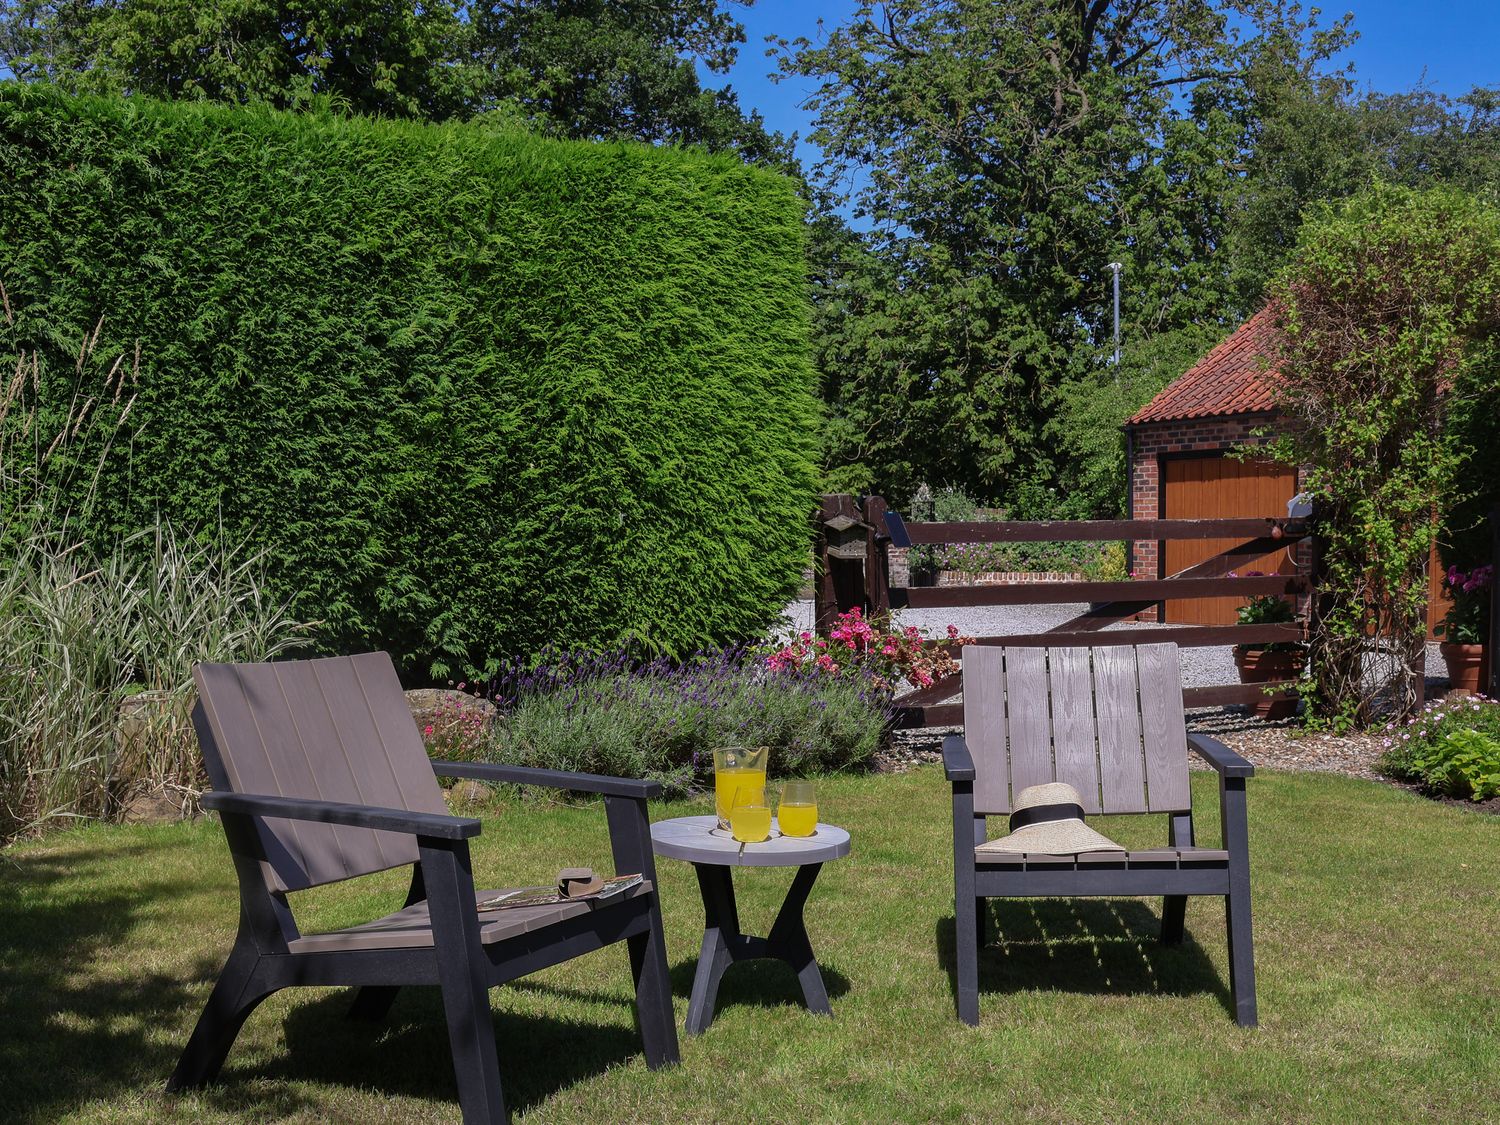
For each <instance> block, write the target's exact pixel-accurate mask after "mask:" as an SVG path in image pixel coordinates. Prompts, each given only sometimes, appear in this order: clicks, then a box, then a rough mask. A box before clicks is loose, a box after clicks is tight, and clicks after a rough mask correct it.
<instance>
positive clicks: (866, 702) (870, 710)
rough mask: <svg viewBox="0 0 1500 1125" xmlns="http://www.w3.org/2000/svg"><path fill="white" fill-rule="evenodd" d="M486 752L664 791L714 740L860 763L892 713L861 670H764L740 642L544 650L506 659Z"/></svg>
mask: <svg viewBox="0 0 1500 1125" xmlns="http://www.w3.org/2000/svg"><path fill="white" fill-rule="evenodd" d="M490 698H491V699H492V700H493V701H494V702H495V704H496V705H497V706H498V707H499V708H500V712H501V713H500V716H499V718H498V719H497V720H496V721H495V722H494V724H493V725H492V727H491V738H490V743H489V746H488V748H487V752H488V755H489V757H490V758H491V760H493V761H498V762H505V763H508V764H512V765H524V766H539V767H543V768H546V769H559V770H577V771H582V772H586V773H603V774H614V775H618V776H623V777H644V778H651V779H653V780H656V781H660V782H661V783H662V784H663V785H664V786H665V787H666V789H667V791H668V793H670V794H682V793H685V792H688V791H690V790H691V789H693V788H694V786H695V785H696V784H698V783H699V782H701V781H704V780H706V779H707V778H708V777H709V776H710V774H711V773H712V770H713V751H714V748H715V747H720V746H738V745H755V746H768V747H770V749H771V758H770V768H771V771H772V773H773V774H806V773H818V772H828V771H833V770H840V769H847V768H851V767H855V766H858V765H861V764H863V763H866V762H868V761H869V759H870V758H871V756H872V755H873V754H874V753H875V751H876V750H877V749H878V748H879V746H880V744H881V740H882V738H883V737H884V734H885V731H886V728H887V726H888V724H889V721H890V719H891V710H890V705H889V697H888V694H887V693H885V692H883V691H881V690H880V689H878V688H877V687H876V686H875V685H874V684H873V683H871V682H870V681H868V680H865V679H860V678H830V677H827V676H825V675H822V674H820V673H819V672H818V671H817V670H815V669H814V670H806V669H801V670H789V671H779V672H772V671H770V670H769V669H767V668H766V667H765V666H764V663H763V661H762V659H761V658H760V657H759V656H758V655H757V654H755V653H753V652H750V651H748V650H745V649H728V650H724V651H718V652H702V653H697V654H695V655H694V656H692V657H691V658H689V659H687V660H684V661H681V662H672V661H669V660H666V659H658V660H654V661H651V662H649V663H641V662H639V661H636V660H633V659H632V658H631V657H629V656H628V655H626V654H614V655H597V654H592V655H575V654H554V655H551V656H550V657H549V658H546V659H544V660H543V661H542V662H541V663H539V664H538V665H536V666H532V667H522V666H519V665H513V666H511V667H509V668H507V669H505V670H504V672H503V673H502V675H501V676H500V678H499V679H498V680H497V681H496V682H495V684H494V685H493V687H492V690H491V692H490Z"/></svg>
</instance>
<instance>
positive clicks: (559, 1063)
mask: <svg viewBox="0 0 1500 1125" xmlns="http://www.w3.org/2000/svg"><path fill="white" fill-rule="evenodd" d="M621 972H622V974H623V975H625V976H626V977H628V976H629V970H628V968H625V967H623V966H622V968H621ZM501 987H502V988H507V987H514V986H501ZM522 988H523V990H526V991H534V992H535V991H543V992H545V991H548V990H547V986H545V985H536V984H526V985H522ZM300 991H301V990H296V991H294V992H293V995H294V996H297V994H298V992H300ZM497 991H498V990H497ZM496 994H497V992H492V993H491V996H492V997H494V996H495V995H496ZM305 996H306V999H305V1000H303V1001H302V1002H299V1003H297V1004H296V1006H295V1007H293V1008H292V1010H291V1012H290V1013H289V1014H288V1015H287V1017H286V1019H285V1020H284V1021H283V1023H282V1029H283V1033H284V1035H285V1038H286V1045H285V1049H284V1050H282V1051H278V1052H277V1054H276V1055H275V1056H274V1057H273V1058H271V1059H269V1060H267V1061H266V1062H264V1063H261V1064H257V1065H252V1066H236V1065H235V1061H234V1054H233V1053H232V1052H231V1054H230V1056H229V1060H228V1062H227V1063H226V1064H225V1067H224V1071H223V1073H222V1075H221V1079H220V1082H219V1083H218V1084H216V1086H215V1087H213V1088H211V1089H210V1090H208V1091H205V1093H206V1094H207V1095H208V1096H209V1097H210V1098H211V1099H212V1100H214V1102H215V1103H216V1104H219V1105H221V1106H222V1107H223V1108H225V1109H233V1110H235V1111H236V1112H241V1113H244V1112H249V1111H254V1110H256V1109H258V1108H269V1107H263V1106H258V1105H257V1104H254V1103H253V1102H252V1100H251V1099H250V1098H248V1097H247V1094H248V1092H249V1090H251V1089H254V1090H257V1091H259V1090H264V1089H265V1086H264V1083H263V1082H262V1081H261V1080H266V1081H270V1082H274V1083H277V1084H281V1083H287V1082H314V1083H318V1084H320V1085H328V1086H333V1087H349V1088H357V1089H363V1090H367V1091H371V1090H373V1091H378V1092H379V1093H380V1094H383V1095H392V1094H398V1095H402V1096H405V1097H411V1098H418V1099H423V1100H427V1101H433V1102H438V1103H443V1102H447V1103H451V1104H452V1106H453V1110H454V1112H455V1114H456V1113H457V1109H458V1087H457V1083H456V1081H455V1079H454V1074H453V1057H452V1055H451V1053H450V1051H449V1043H448V1031H447V1027H446V1025H445V1023H444V1019H443V1003H442V996H441V993H440V992H439V990H438V989H437V988H435V987H408V988H403V989H402V990H401V993H400V995H399V997H398V998H397V1001H396V1004H395V1006H394V1007H393V1008H392V1009H391V1013H390V1015H389V1016H387V1017H386V1018H385V1019H384V1020H383V1021H381V1022H379V1023H376V1024H370V1023H367V1022H363V1021H360V1020H351V1019H348V1018H347V1016H348V1012H349V1005H350V1002H351V1000H352V997H353V992H352V990H348V989H341V990H336V991H329V992H322V993H321V994H319V992H313V991H307V992H306V993H305ZM298 999H299V1000H301V997H300V996H299V997H298ZM565 999H570V1000H571V999H576V1000H588V1001H592V1002H594V1003H613V1002H615V1001H616V1000H617V999H618V1001H619V1002H620V1003H621V1004H622V1005H623V1006H625V1007H627V1008H628V1007H631V1006H632V1005H631V1004H630V1002H629V1001H628V1000H626V999H624V998H623V997H621V998H617V997H615V996H613V995H607V994H602V993H600V994H590V993H584V992H578V991H576V990H573V991H572V992H570V994H569V995H568V996H566V997H565ZM251 1018H252V1019H253V1018H254V1017H253V1016H252V1017H251ZM494 1025H495V1048H496V1052H497V1053H498V1055H499V1058H500V1081H501V1088H502V1089H503V1091H504V1094H505V1103H506V1106H507V1107H508V1108H509V1110H510V1111H511V1112H512V1113H518V1112H520V1111H522V1110H525V1109H526V1108H528V1107H530V1106H533V1105H535V1104H536V1103H538V1102H542V1101H545V1100H546V1099H548V1098H549V1097H551V1096H552V1095H553V1094H555V1093H557V1092H558V1091H559V1090H562V1089H565V1088H566V1087H568V1086H571V1085H573V1084H574V1083H577V1082H580V1081H583V1080H585V1079H588V1078H592V1077H595V1076H597V1075H599V1074H603V1073H604V1072H605V1071H607V1070H609V1069H611V1068H612V1067H616V1066H619V1065H621V1064H622V1063H627V1062H630V1061H631V1060H633V1059H638V1058H641V1052H642V1048H641V1040H640V1036H639V1035H638V1034H637V1033H636V1031H635V1028H634V1026H633V1023H629V1024H625V1025H620V1024H613V1025H610V1024H601V1023H597V1022H593V1021H591V1020H589V1019H588V1018H586V1017H583V1016H581V1017H580V1018H579V1019H577V1020H572V1019H567V1018H557V1017H551V1016H538V1015H532V1014H528V1013H521V1012H515V1011H505V1012H497V1013H496V1016H495V1020H494ZM237 1088H238V1089H237ZM281 1089H282V1092H283V1093H282V1097H281V1098H280V1100H279V1101H278V1103H277V1109H278V1110H279V1111H284V1110H285V1108H286V1104H285V1091H286V1089H287V1088H286V1087H281ZM309 1108H317V1106H311V1107H309Z"/></svg>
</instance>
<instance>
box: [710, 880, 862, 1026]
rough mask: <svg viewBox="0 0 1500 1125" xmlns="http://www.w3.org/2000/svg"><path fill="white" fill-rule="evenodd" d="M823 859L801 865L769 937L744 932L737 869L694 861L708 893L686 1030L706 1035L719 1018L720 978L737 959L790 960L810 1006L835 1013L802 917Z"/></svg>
mask: <svg viewBox="0 0 1500 1125" xmlns="http://www.w3.org/2000/svg"><path fill="white" fill-rule="evenodd" d="M822 867H823V865H822V864H821V863H808V864H804V865H802V866H801V867H799V868H797V877H796V878H795V879H793V880H792V886H791V889H790V890H788V891H787V893H786V901H784V902H783V903H782V904H781V910H780V911H779V912H778V913H777V915H776V921H775V922H774V923H773V924H772V926H771V934H770V936H769V937H764V938H760V937H750V936H748V935H746V934H742V933H740V917H739V911H738V910H737V909H736V908H735V904H734V879H733V878H732V874H731V872H732V869H731V868H729V867H725V866H722V865H719V864H707V863H695V864H693V869H694V870H695V871H697V872H698V889H699V890H700V891H702V893H703V913H704V918H705V921H704V930H703V949H702V952H700V953H699V955H698V972H697V974H696V975H695V976H694V977H693V995H692V999H691V1000H690V1001H689V1002H688V1014H687V1028H686V1030H687V1033H688V1034H689V1035H701V1034H703V1032H704V1031H706V1030H707V1029H708V1025H709V1024H711V1023H713V1021H714V1005H715V1002H716V1001H717V999H718V995H719V981H720V980H721V979H722V978H723V976H724V971H725V970H726V969H728V968H729V966H730V965H732V964H734V963H735V962H736V961H751V960H755V959H757V958H773V959H775V960H778V961H785V962H786V963H787V964H788V965H790V966H791V967H792V971H793V972H794V973H796V974H797V980H798V982H799V983H800V984H801V985H802V998H803V1000H804V1001H805V1002H806V1004H807V1010H808V1011H810V1012H817V1013H819V1014H821V1015H825V1016H831V1015H833V1009H832V1008H831V1007H829V1004H828V990H827V989H825V988H824V987H823V974H822V973H821V972H820V971H819V970H818V962H817V961H816V960H814V959H813V951H812V942H811V941H809V940H808V937H807V927H806V926H805V925H804V924H803V921H802V907H803V905H804V904H805V903H806V902H807V896H808V893H809V892H810V891H811V890H812V886H813V882H814V881H815V880H816V879H817V877H818V872H819V870H821V869H822Z"/></svg>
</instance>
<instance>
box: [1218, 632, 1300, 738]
mask: <svg viewBox="0 0 1500 1125" xmlns="http://www.w3.org/2000/svg"><path fill="white" fill-rule="evenodd" d="M1306 662H1307V654H1306V653H1305V652H1303V651H1302V649H1300V648H1296V649H1288V650H1283V651H1280V652H1273V651H1267V650H1266V649H1263V648H1248V647H1246V646H1245V645H1236V646H1235V649H1234V666H1235V667H1236V668H1238V669H1239V671H1240V683H1242V684H1269V683H1275V682H1277V681H1278V680H1295V679H1297V677H1299V676H1301V675H1302V667H1303V665H1304V664H1306ZM1250 710H1251V711H1253V712H1254V714H1255V717H1256V718H1257V719H1268V720H1274V719H1286V718H1290V717H1291V716H1292V715H1294V714H1296V712H1297V697H1296V696H1295V695H1283V696H1274V695H1267V696H1264V697H1262V698H1260V699H1257V700H1256V701H1255V702H1254V703H1252V704H1250Z"/></svg>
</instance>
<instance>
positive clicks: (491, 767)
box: [432, 761, 662, 800]
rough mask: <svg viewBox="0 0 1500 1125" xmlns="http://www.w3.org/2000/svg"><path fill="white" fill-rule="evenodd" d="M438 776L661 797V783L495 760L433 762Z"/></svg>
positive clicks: (616, 795) (576, 790) (608, 793)
mask: <svg viewBox="0 0 1500 1125" xmlns="http://www.w3.org/2000/svg"><path fill="white" fill-rule="evenodd" d="M432 772H433V773H435V774H437V776H438V777H467V778H472V779H473V780H475V781H489V782H503V783H506V784H509V785H543V786H546V787H547V788H548V789H571V790H573V791H574V792H577V793H601V794H603V795H605V796H607V797H637V798H640V799H641V800H646V799H647V798H650V797H660V796H661V793H662V789H661V782H659V781H642V780H640V779H638V778H632V777H605V776H604V775H603V774H597V773H568V772H566V771H564V770H543V769H536V768H534V767H532V766H502V765H499V764H497V763H494V762H442V761H434V762H433V763H432Z"/></svg>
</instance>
